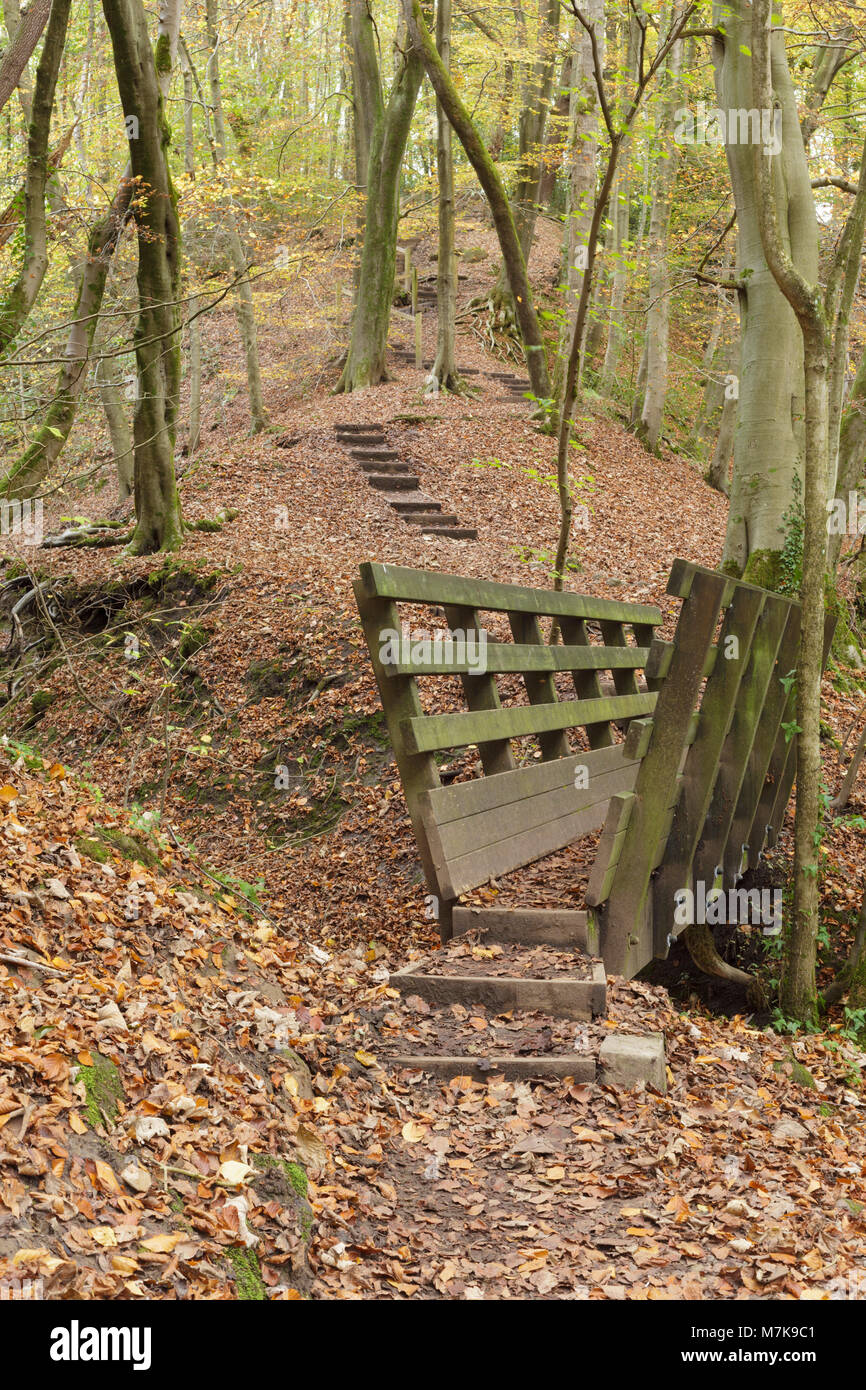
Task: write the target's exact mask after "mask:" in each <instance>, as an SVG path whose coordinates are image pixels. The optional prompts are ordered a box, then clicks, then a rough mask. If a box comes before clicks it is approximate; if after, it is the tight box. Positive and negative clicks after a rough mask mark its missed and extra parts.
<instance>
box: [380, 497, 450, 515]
mask: <svg viewBox="0 0 866 1390" xmlns="http://www.w3.org/2000/svg"><path fill="white" fill-rule="evenodd" d="M441 505H442V504H441V503H440V502H404V501H402V500H401V499H400V498H396V499H395V500H394V501H393V502H392V503H391V506H392V507H393V508H394V510H395V511H396V512H399V513H400V515H401V516H417V515H420V514H421V513H426V512H438V511H439V510H440V508H441Z"/></svg>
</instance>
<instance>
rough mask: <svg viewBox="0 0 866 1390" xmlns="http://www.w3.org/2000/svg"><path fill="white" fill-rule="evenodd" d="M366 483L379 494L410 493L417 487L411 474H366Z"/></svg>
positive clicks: (415, 480) (416, 481) (416, 480)
mask: <svg viewBox="0 0 866 1390" xmlns="http://www.w3.org/2000/svg"><path fill="white" fill-rule="evenodd" d="M367 482H368V483H369V484H370V486H371V487H375V488H378V490H379V491H380V492H411V491H413V490H414V489H415V488H416V487H417V486H418V479H417V478H416V477H415V475H414V474H413V473H368V474H367Z"/></svg>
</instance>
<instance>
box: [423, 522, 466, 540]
mask: <svg viewBox="0 0 866 1390" xmlns="http://www.w3.org/2000/svg"><path fill="white" fill-rule="evenodd" d="M421 530H422V531H423V533H424V535H425V536H448V537H449V538H450V539H451V540H452V541H477V540H478V532H477V531H476V530H475V528H474V526H430V525H429V524H428V525H427V526H422V527H421Z"/></svg>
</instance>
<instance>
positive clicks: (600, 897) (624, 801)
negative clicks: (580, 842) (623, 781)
mask: <svg viewBox="0 0 866 1390" xmlns="http://www.w3.org/2000/svg"><path fill="white" fill-rule="evenodd" d="M634 800H635V799H634V792H633V791H628V792H620V793H618V794H617V795H616V796H612V797H611V799H610V806H609V807H608V812H607V817H606V819H605V824H604V830H603V832H602V835H601V839H600V840H599V844H598V849H597V851H596V855H595V863H594V864H593V866H592V872H591V873H590V876H589V884H588V886H587V890H586V901H587V903H588V904H589V906H590V907H598V905H599V904H600V903H603V902H604V901H605V899H606V898H607V896H608V894H609V893H610V890H611V888H612V886H613V881H614V874H615V872H616V866H617V864H618V863H619V856H620V853H621V851H622V846H623V842H624V840H625V832H626V830H627V829H628V823H629V819H630V818H631V813H632V811H633V809H634Z"/></svg>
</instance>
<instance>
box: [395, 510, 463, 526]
mask: <svg viewBox="0 0 866 1390" xmlns="http://www.w3.org/2000/svg"><path fill="white" fill-rule="evenodd" d="M406 520H407V521H408V522H410V523H411V524H412V525H413V526H423V527H428V526H456V525H457V513H456V512H407V513H406Z"/></svg>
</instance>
